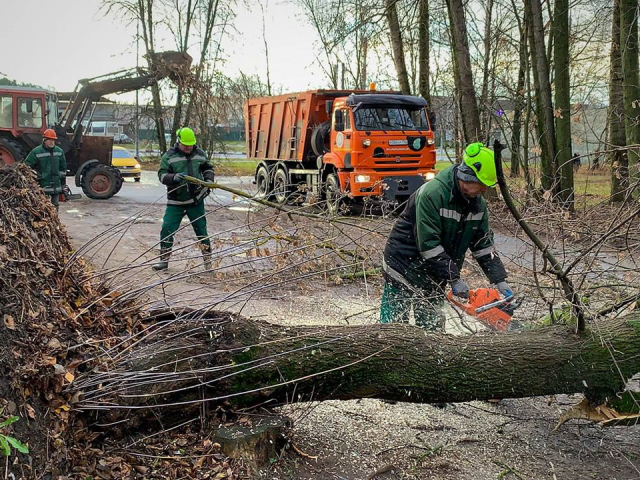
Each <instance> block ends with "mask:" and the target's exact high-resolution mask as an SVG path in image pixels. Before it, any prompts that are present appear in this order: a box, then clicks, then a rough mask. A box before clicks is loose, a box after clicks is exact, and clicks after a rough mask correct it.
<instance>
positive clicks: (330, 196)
mask: <svg viewBox="0 0 640 480" xmlns="http://www.w3.org/2000/svg"><path fill="white" fill-rule="evenodd" d="M324 198H325V201H326V202H327V211H328V212H329V213H330V214H332V215H335V214H337V213H338V211H339V210H340V206H341V205H342V192H341V191H340V180H338V176H337V175H336V174H335V173H330V174H329V176H327V180H326V183H325V187H324Z"/></svg>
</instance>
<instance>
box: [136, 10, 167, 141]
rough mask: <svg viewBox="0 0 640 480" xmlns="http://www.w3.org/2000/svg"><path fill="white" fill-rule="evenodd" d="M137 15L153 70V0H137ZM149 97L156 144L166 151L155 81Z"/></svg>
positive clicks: (149, 62)
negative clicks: (156, 139) (156, 137)
mask: <svg viewBox="0 0 640 480" xmlns="http://www.w3.org/2000/svg"><path fill="white" fill-rule="evenodd" d="M138 16H139V20H140V23H141V24H142V38H143V40H144V44H145V49H146V51H147V55H146V57H147V64H148V65H149V71H151V72H153V71H155V69H156V66H155V63H154V61H155V55H154V53H155V47H154V36H153V35H154V28H155V23H154V21H153V0H138ZM151 98H152V103H153V119H154V121H155V124H156V134H157V135H158V144H159V147H160V152H162V153H164V152H166V151H167V142H166V140H165V138H164V111H163V108H162V98H161V97H160V86H159V85H158V83H157V82H154V83H153V85H151Z"/></svg>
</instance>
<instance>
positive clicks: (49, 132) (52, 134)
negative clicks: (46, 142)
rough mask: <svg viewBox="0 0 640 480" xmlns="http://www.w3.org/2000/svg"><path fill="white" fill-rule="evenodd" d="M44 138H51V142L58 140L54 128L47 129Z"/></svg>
mask: <svg viewBox="0 0 640 480" xmlns="http://www.w3.org/2000/svg"><path fill="white" fill-rule="evenodd" d="M42 136H43V137H44V138H50V139H51V140H57V139H58V136H57V135H56V132H54V131H53V129H52V128H47V129H46V130H45V131H44V133H43V134H42Z"/></svg>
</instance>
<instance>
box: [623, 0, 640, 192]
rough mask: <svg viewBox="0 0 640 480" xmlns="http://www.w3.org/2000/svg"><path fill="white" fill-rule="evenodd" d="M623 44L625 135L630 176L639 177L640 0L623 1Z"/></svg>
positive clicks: (635, 178)
mask: <svg viewBox="0 0 640 480" xmlns="http://www.w3.org/2000/svg"><path fill="white" fill-rule="evenodd" d="M620 45H621V49H620V50H621V55H622V77H623V86H622V95H623V99H624V113H625V132H626V139H627V145H628V146H630V147H631V148H630V149H629V150H628V162H629V175H630V177H631V178H633V179H634V180H637V179H638V178H639V175H638V145H640V118H639V117H640V76H639V74H638V0H620Z"/></svg>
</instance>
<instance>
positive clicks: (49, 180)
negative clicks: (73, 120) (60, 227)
mask: <svg viewBox="0 0 640 480" xmlns="http://www.w3.org/2000/svg"><path fill="white" fill-rule="evenodd" d="M57 139H58V136H57V135H56V132H54V131H53V130H52V129H51V128H48V129H46V130H45V131H44V133H43V134H42V144H41V145H38V146H37V147H36V148H34V149H33V150H31V152H29V155H27V158H26V159H25V161H24V163H26V164H27V165H29V166H30V167H31V168H33V169H34V170H35V171H36V173H37V174H38V183H39V184H40V187H42V190H43V191H44V194H45V195H47V196H48V197H49V198H50V199H51V203H52V204H53V205H54V206H55V207H56V210H58V207H59V204H60V194H61V193H62V187H63V185H65V184H66V181H67V160H66V158H65V156H64V152H63V151H62V149H61V148H60V147H58V146H57V145H56V140H57Z"/></svg>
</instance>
